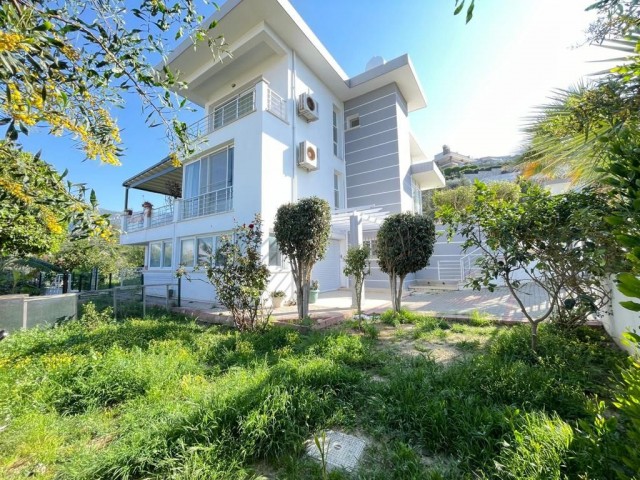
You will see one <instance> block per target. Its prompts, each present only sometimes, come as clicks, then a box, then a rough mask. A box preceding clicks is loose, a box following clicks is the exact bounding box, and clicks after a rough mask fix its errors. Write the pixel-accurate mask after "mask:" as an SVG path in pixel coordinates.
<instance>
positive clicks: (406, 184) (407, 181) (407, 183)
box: [402, 172, 413, 197]
mask: <svg viewBox="0 0 640 480" xmlns="http://www.w3.org/2000/svg"><path fill="white" fill-rule="evenodd" d="M402 188H403V190H404V193H406V194H407V195H409V196H410V197H412V196H413V188H412V186H411V174H410V173H409V172H407V174H406V175H405V176H404V179H403V180H402Z"/></svg>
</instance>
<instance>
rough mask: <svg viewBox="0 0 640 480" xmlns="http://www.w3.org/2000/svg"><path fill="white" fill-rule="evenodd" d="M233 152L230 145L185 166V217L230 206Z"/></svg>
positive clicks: (183, 214)
mask: <svg viewBox="0 0 640 480" xmlns="http://www.w3.org/2000/svg"><path fill="white" fill-rule="evenodd" d="M233 153H234V148H233V145H231V146H229V147H225V148H223V149H222V150H218V151H217V152H213V153H211V154H210V155H207V156H205V157H202V158H201V159H199V160H197V161H195V162H192V163H190V164H188V165H186V166H185V174H184V188H183V197H184V199H185V200H184V202H183V203H182V205H183V211H182V218H191V217H199V216H202V215H209V214H212V213H219V212H228V211H229V210H231V208H232V200H233Z"/></svg>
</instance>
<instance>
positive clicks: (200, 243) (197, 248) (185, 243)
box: [180, 235, 220, 267]
mask: <svg viewBox="0 0 640 480" xmlns="http://www.w3.org/2000/svg"><path fill="white" fill-rule="evenodd" d="M219 239H220V237H219V236H215V235H206V236H202V237H196V238H185V239H182V242H181V246H180V265H183V266H185V267H195V266H196V265H207V264H210V263H213V262H214V258H215V254H216V249H217V248H218V247H219ZM217 263H220V262H219V259H218V262H217Z"/></svg>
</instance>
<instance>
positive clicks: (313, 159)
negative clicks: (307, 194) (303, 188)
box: [298, 141, 318, 171]
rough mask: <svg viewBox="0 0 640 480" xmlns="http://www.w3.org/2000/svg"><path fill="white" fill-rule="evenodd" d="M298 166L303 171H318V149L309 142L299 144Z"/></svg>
mask: <svg viewBox="0 0 640 480" xmlns="http://www.w3.org/2000/svg"><path fill="white" fill-rule="evenodd" d="M298 166H299V167H300V168H304V169H305V170H308V171H311V170H317V169H318V147H316V146H315V145H314V144H313V143H311V142H307V141H304V142H300V147H299V148H298Z"/></svg>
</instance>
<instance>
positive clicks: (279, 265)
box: [267, 233, 285, 269]
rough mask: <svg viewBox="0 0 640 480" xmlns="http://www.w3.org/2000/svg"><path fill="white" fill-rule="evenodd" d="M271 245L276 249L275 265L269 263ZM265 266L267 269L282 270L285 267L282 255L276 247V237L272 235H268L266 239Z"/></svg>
mask: <svg viewBox="0 0 640 480" xmlns="http://www.w3.org/2000/svg"><path fill="white" fill-rule="evenodd" d="M272 240H273V242H272ZM273 245H275V246H276V248H277V252H276V256H275V258H276V263H271V248H272V246H273ZM267 266H268V267H269V268H274V269H283V268H284V267H285V263H284V255H283V254H282V251H281V250H280V247H279V246H278V241H277V240H276V236H275V234H273V233H269V236H268V237H267Z"/></svg>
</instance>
